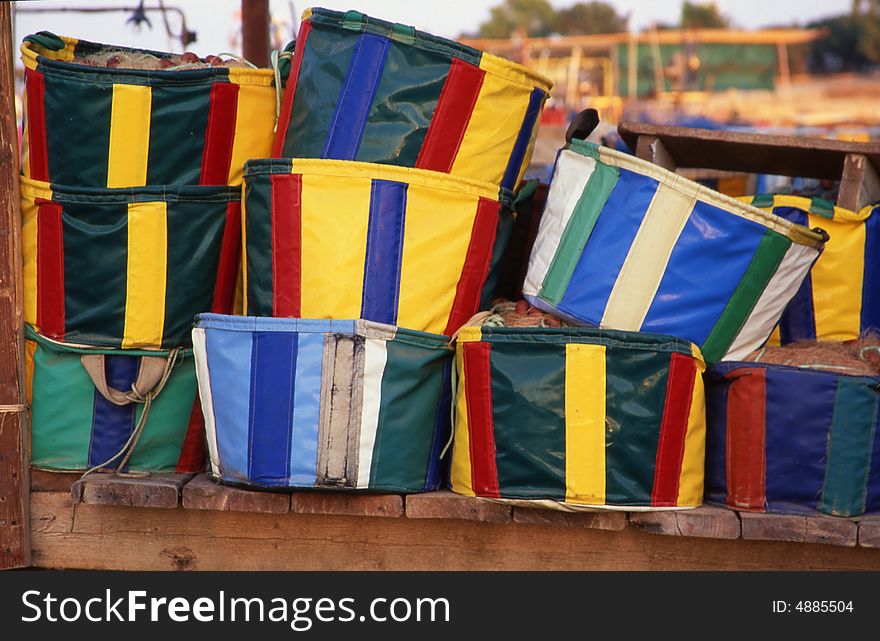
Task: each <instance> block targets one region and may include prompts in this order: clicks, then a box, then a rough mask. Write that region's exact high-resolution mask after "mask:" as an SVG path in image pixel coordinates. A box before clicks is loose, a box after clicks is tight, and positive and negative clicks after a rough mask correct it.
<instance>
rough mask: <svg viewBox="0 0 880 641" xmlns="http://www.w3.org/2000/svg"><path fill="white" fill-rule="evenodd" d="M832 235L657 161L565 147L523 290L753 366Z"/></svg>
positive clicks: (577, 143)
mask: <svg viewBox="0 0 880 641" xmlns="http://www.w3.org/2000/svg"><path fill="white" fill-rule="evenodd" d="M826 238H827V234H825V233H824V232H821V230H819V231H811V230H809V229H807V228H806V227H802V226H800V225H794V224H792V223H791V222H789V221H787V220H785V219H784V218H780V217H778V216H774V215H772V214H768V213H766V212H764V211H761V210H760V209H757V208H755V207H751V206H749V205H746V204H745V203H742V202H739V201H737V200H735V199H733V198H730V197H727V196H723V195H722V194H719V193H717V192H713V191H712V190H710V189H708V188H706V187H703V186H701V185H698V184H697V183H695V182H692V181H690V180H687V179H685V178H682V177H681V176H678V175H676V174H674V173H672V172H669V171H666V170H665V169H662V168H660V167H658V166H656V165H653V164H651V163H649V162H646V161H643V160H640V159H637V158H635V157H633V156H629V155H627V154H623V153H620V152H616V151H613V150H610V149H606V148H604V147H597V146H596V145H593V144H590V143H587V142H584V141H582V140H573V141H572V142H571V144H570V146H569V147H567V148H565V149H563V150H562V151H560V153H559V156H558V158H557V162H556V169H555V171H554V176H553V180H552V184H551V187H550V194H549V196H548V200H547V207H546V209H545V210H544V215H543V217H542V219H541V227H540V229H539V232H538V238H537V239H536V241H535V246H534V248H533V250H532V255H531V257H530V259H529V270H528V274H527V275H526V282H525V285H524V287H523V293H524V294H525V297H526V299H528V300H529V302H531V303H532V304H533V305H535V306H536V307H540V308H541V309H544V310H546V311H550V312H553V313H555V314H558V315H560V316H563V317H565V318H568V319H570V320H572V321H574V322H577V323H580V324H586V325H598V326H601V327H608V328H614V329H622V330H630V331H645V332H658V333H662V334H670V335H672V336H678V337H681V338H684V339H687V340H689V341H691V342H692V343H695V344H696V345H698V346H699V347H700V349H701V350H702V353H703V356H704V357H705V359H706V362H708V363H712V362H715V361H718V360H720V359H722V358H727V359H736V358H742V357H744V356H745V355H746V354H748V353H749V352H751V351H753V350H754V349H756V348H757V347H759V346H760V345H761V344H762V343H764V341H766V340H767V337H768V336H770V333H771V332H772V331H773V328H774V327H775V325H776V323H777V321H778V320H779V317H780V316H781V314H782V312H783V309H784V308H785V305H786V304H787V303H788V301H789V300H791V298H792V297H793V296H794V295H795V293H796V292H797V290H798V287H800V285H801V282H802V281H803V279H804V276H805V275H806V274H807V272H808V271H809V269H810V267H811V266H812V264H813V263H814V262H815V260H816V258H817V257H818V256H819V253H820V252H821V251H822V245H823V241H824V240H825V239H826Z"/></svg>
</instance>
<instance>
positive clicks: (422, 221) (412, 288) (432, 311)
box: [303, 183, 480, 334]
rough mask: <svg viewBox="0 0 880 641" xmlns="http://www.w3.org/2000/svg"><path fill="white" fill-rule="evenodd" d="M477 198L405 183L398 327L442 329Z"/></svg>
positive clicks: (462, 262) (465, 252)
mask: <svg viewBox="0 0 880 641" xmlns="http://www.w3.org/2000/svg"><path fill="white" fill-rule="evenodd" d="M479 202H480V199H479V197H478V196H476V195H473V194H467V193H463V192H457V191H452V190H450V191H441V190H439V189H428V188H426V187H423V186H421V185H419V184H416V183H413V184H410V186H409V189H408V191H407V194H406V222H405V226H404V237H403V258H402V261H401V270H400V272H401V273H400V304H399V306H398V315H397V324H398V325H399V326H400V327H418V328H419V329H422V330H424V331H426V332H431V333H433V334H442V333H443V331H444V330H445V329H446V324H447V322H448V321H449V313H450V311H451V310H452V303H453V301H454V300H455V292H456V287H457V285H458V280H459V278H460V277H461V272H462V268H463V267H464V261H465V258H466V256H467V250H468V245H469V244H470V240H471V230H472V229H473V226H474V218H475V217H476V215H477V207H478V206H479ZM304 262H305V261H304ZM303 289H305V287H303ZM352 318H357V316H353V317H352Z"/></svg>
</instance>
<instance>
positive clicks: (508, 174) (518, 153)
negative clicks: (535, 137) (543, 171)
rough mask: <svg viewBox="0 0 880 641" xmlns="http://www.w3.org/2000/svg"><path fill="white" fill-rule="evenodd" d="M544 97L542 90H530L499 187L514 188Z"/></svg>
mask: <svg viewBox="0 0 880 641" xmlns="http://www.w3.org/2000/svg"><path fill="white" fill-rule="evenodd" d="M545 95H546V94H545V93H544V91H543V90H542V89H538V88H537V87H536V88H535V89H534V90H532V95H531V96H529V106H528V108H527V109H526V115H525V117H524V118H523V123H522V127H520V130H519V135H518V136H517V137H516V143H515V144H514V145H513V152H511V154H510V161H509V162H508V163H507V169H506V170H505V171H504V178H503V179H502V181H501V186H502V187H504V188H505V189H513V188H514V187H516V179H517V178H519V171H520V169H522V164H523V162H524V161H525V159H526V151H528V148H529V141H530V140H531V139H532V132H533V131H534V130H535V123H537V122H538V116H540V115H541V105H543V104H544V97H545Z"/></svg>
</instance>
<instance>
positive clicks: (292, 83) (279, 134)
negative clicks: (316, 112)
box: [272, 21, 312, 158]
mask: <svg viewBox="0 0 880 641" xmlns="http://www.w3.org/2000/svg"><path fill="white" fill-rule="evenodd" d="M311 30H312V23H311V22H309V21H305V22H303V23H302V24H300V27H299V34H298V35H297V37H296V47H294V49H293V59H292V60H291V61H290V75H289V76H288V77H287V84H286V85H284V100H282V102H281V113H280V114H279V115H278V126H277V127H276V128H275V140H274V141H273V142H272V157H273V158H281V157H282V150H283V149H284V139H285V138H286V137H287V127H288V126H289V125H290V116H291V114H292V113H293V96H294V94H295V93H296V85H297V82H298V80H299V70H300V67H302V59H303V51H305V48H306V40H308V37H309V32H310V31H311Z"/></svg>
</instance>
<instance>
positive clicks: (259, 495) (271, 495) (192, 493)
mask: <svg viewBox="0 0 880 641" xmlns="http://www.w3.org/2000/svg"><path fill="white" fill-rule="evenodd" d="M182 496H183V507H184V508H186V509H187V510H217V511H220V512H230V511H231V512H267V513H269V514H286V513H287V512H289V511H290V496H289V495H287V494H278V493H275V492H252V491H250V490H245V489H242V488H238V487H230V486H228V485H220V484H219V483H215V482H214V481H212V480H211V478H210V477H209V476H208V475H207V474H199V475H198V476H196V477H195V478H194V479H192V480H191V481H190V482H189V483H187V484H186V485H184V486H183V492H182Z"/></svg>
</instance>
